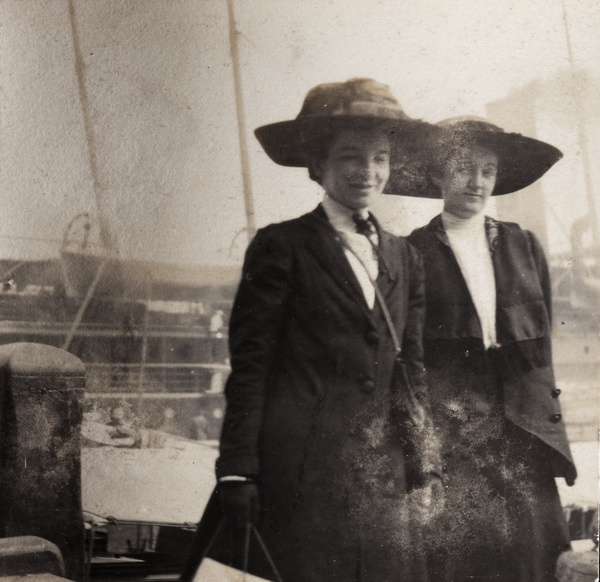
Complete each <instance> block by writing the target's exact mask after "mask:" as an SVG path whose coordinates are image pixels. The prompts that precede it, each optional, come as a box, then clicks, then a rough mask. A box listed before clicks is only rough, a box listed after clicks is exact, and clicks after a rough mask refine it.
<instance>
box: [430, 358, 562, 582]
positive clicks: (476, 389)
mask: <svg viewBox="0 0 600 582" xmlns="http://www.w3.org/2000/svg"><path fill="white" fill-rule="evenodd" d="M428 378H429V384H430V390H431V393H432V394H431V400H432V406H433V411H434V417H435V420H436V423H437V426H438V427H439V429H440V433H441V435H442V441H443V448H444V482H445V485H446V505H445V508H444V512H443V514H442V515H441V516H440V517H439V518H438V519H437V520H436V521H435V523H434V524H432V527H431V528H430V531H429V532H428V533H427V535H426V540H427V544H428V546H429V547H428V550H429V562H430V579H431V580H436V582H463V581H464V582H466V581H467V580H468V581H470V582H473V581H481V582H483V581H498V582H500V581H502V582H505V581H511V582H555V580H556V578H555V575H554V572H555V567H556V561H557V559H558V556H559V555H560V553H561V552H563V551H565V550H566V549H568V548H569V541H568V534H567V528H566V524H565V520H564V517H563V513H562V508H561V504H560V498H559V496H558V492H557V489H556V484H555V481H554V477H553V475H552V472H551V467H550V462H549V455H550V454H551V452H550V451H549V450H548V448H547V446H546V445H544V444H543V443H542V442H541V441H539V440H538V439H537V438H536V437H534V436H533V435H530V434H529V433H527V432H525V431H523V430H521V429H519V428H518V427H516V426H514V425H513V424H512V423H510V422H509V421H507V420H506V419H505V416H504V413H503V405H502V397H501V380H500V378H499V375H498V374H496V373H495V372H494V369H493V366H489V367H487V368H486V369H485V370H477V371H475V370H466V371H465V369H464V367H462V368H459V367H458V365H457V366H454V367H453V366H447V367H443V368H439V369H436V370H433V371H431V372H430V374H429V377H428Z"/></svg>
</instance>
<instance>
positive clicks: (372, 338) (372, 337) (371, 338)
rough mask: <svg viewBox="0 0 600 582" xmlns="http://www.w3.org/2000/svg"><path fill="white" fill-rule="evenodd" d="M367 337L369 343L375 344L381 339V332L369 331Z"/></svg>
mask: <svg viewBox="0 0 600 582" xmlns="http://www.w3.org/2000/svg"><path fill="white" fill-rule="evenodd" d="M365 338H366V340H367V342H368V343H370V344H371V345H373V344H376V343H377V342H378V341H379V334H378V333H377V332H376V331H368V332H367V334H366V336H365Z"/></svg>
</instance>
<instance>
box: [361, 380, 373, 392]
mask: <svg viewBox="0 0 600 582" xmlns="http://www.w3.org/2000/svg"><path fill="white" fill-rule="evenodd" d="M360 389H361V390H362V391H363V392H364V393H365V394H373V392H375V382H373V380H365V381H364V382H363V383H362V386H361V387H360Z"/></svg>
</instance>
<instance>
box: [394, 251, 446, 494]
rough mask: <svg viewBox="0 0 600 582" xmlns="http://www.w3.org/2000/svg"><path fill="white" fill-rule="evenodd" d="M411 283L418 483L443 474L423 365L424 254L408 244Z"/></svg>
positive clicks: (409, 339)
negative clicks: (417, 419)
mask: <svg viewBox="0 0 600 582" xmlns="http://www.w3.org/2000/svg"><path fill="white" fill-rule="evenodd" d="M408 263H409V265H410V271H409V273H410V284H409V301H408V314H407V323H406V328H405V331H404V337H403V341H402V353H403V356H404V360H405V361H406V362H407V365H408V366H409V367H410V371H411V376H412V380H413V384H414V390H415V397H416V399H417V401H416V402H415V406H417V407H418V408H419V409H420V412H419V414H418V415H417V416H420V417H422V420H421V421H420V422H415V423H413V426H412V428H411V430H410V431H409V440H410V452H411V455H412V457H413V458H412V459H409V460H408V469H409V472H410V473H412V474H413V475H412V479H413V480H414V482H415V483H416V484H417V485H419V484H422V483H423V482H424V481H425V479H426V478H427V476H428V475H436V476H438V477H439V476H441V474H442V462H441V452H440V441H439V438H438V436H437V431H436V427H435V425H434V423H433V416H432V414H431V404H430V401H429V394H428V390H427V384H426V381H425V369H424V365H423V330H424V327H425V271H424V267H423V260H422V258H421V254H420V253H419V252H418V251H417V250H416V249H415V248H414V247H412V246H410V245H409V261H408Z"/></svg>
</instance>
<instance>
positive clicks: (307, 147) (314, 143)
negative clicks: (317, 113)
mask: <svg viewBox="0 0 600 582" xmlns="http://www.w3.org/2000/svg"><path fill="white" fill-rule="evenodd" d="M348 130H353V131H381V132H383V133H385V134H386V135H388V136H389V135H390V131H389V129H388V128H387V126H386V124H385V120H384V121H382V122H380V123H379V124H377V123H373V122H372V121H367V122H364V123H361V122H360V121H354V122H353V123H351V124H350V123H349V122H348V121H347V120H346V121H344V122H343V123H340V124H339V125H333V124H330V126H329V127H326V128H322V129H316V130H315V129H314V128H313V130H312V131H311V132H310V133H308V134H307V135H305V136H303V137H302V148H303V150H304V155H305V159H306V166H307V167H308V176H309V177H310V179H311V180H314V181H315V182H317V184H321V176H319V175H318V174H317V172H316V171H315V165H316V164H318V163H321V162H324V161H325V160H326V159H327V158H328V157H329V151H330V150H331V146H332V145H333V142H334V141H335V138H336V137H337V136H338V135H339V134H340V133H341V132H343V131H348ZM391 133H393V132H391ZM393 143H394V142H393V140H392V139H391V138H390V145H391V146H392V145H393Z"/></svg>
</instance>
